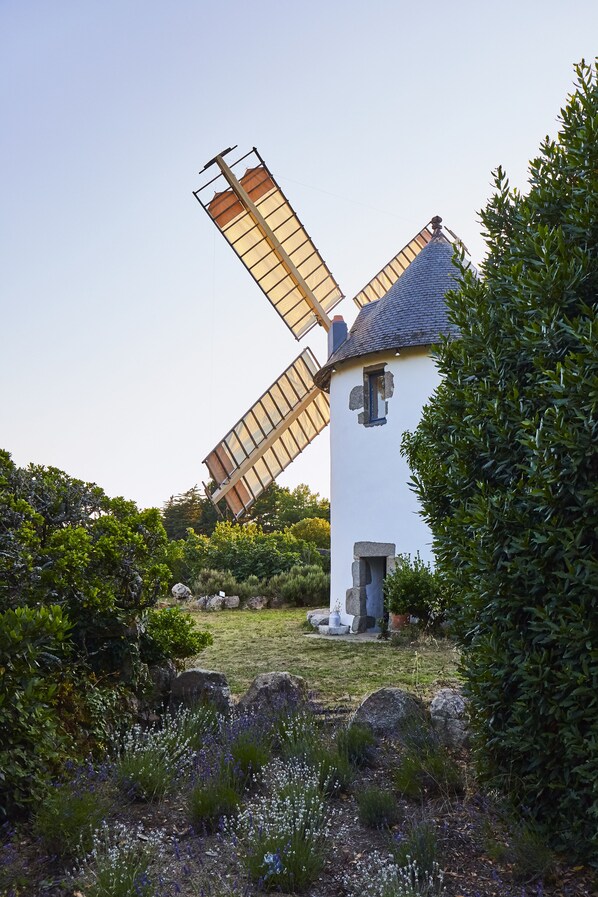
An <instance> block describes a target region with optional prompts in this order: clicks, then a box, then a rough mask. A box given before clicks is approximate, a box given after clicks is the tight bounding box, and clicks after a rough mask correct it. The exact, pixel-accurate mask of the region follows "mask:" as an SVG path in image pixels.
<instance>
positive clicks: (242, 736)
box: [227, 729, 271, 789]
mask: <svg viewBox="0 0 598 897" xmlns="http://www.w3.org/2000/svg"><path fill="white" fill-rule="evenodd" d="M228 751H229V757H230V762H231V763H232V767H233V771H234V778H235V780H236V781H237V783H238V786H239V787H240V788H241V789H244V788H247V787H248V785H249V784H250V782H251V779H252V778H253V777H254V776H255V775H257V774H258V773H259V772H260V770H261V769H262V767H264V766H265V765H266V763H268V761H269V760H270V757H271V751H270V746H269V745H268V743H267V741H266V739H265V738H264V737H263V736H262V737H260V733H258V732H256V730H255V729H254V730H252V729H246V730H245V731H241V732H239V733H238V734H237V735H236V737H235V738H234V739H233V741H232V742H231V743H230V745H229V748H228ZM227 759H228V758H227Z"/></svg>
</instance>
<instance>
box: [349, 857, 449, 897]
mask: <svg viewBox="0 0 598 897" xmlns="http://www.w3.org/2000/svg"><path fill="white" fill-rule="evenodd" d="M345 888H346V891H347V894H348V897H442V895H444V894H446V888H445V887H444V873H443V872H442V870H441V869H440V867H439V866H438V864H437V863H433V864H432V867H431V868H430V869H429V870H423V869H420V868H419V866H418V864H417V863H416V862H415V860H411V859H408V860H407V863H406V864H405V865H404V866H399V865H397V864H396V863H395V862H394V861H393V859H392V857H391V856H386V857H385V856H382V855H381V854H379V853H376V852H374V853H372V854H370V857H369V860H368V862H367V863H363V864H361V865H358V867H357V873H356V874H355V875H352V876H350V877H349V876H347V877H346V878H345Z"/></svg>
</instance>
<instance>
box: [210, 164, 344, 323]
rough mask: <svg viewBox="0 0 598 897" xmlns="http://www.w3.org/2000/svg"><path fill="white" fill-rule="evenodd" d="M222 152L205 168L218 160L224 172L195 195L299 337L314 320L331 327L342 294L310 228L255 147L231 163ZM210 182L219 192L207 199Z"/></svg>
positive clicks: (212, 187) (213, 188) (221, 171)
mask: <svg viewBox="0 0 598 897" xmlns="http://www.w3.org/2000/svg"><path fill="white" fill-rule="evenodd" d="M225 152H228V150H227V151H225ZM223 155H224V153H222V154H220V155H218V156H216V157H215V158H214V159H213V160H212V162H209V163H208V165H207V166H206V168H204V171H206V170H207V168H208V167H209V166H210V165H211V164H212V163H215V164H217V165H218V167H219V168H220V173H219V174H218V175H216V177H214V178H212V179H211V180H209V181H208V182H207V183H205V184H204V185H203V186H202V187H200V188H199V189H198V190H196V191H194V196H195V197H196V199H197V200H198V202H199V203H200V204H201V205H202V206H203V208H204V209H205V210H206V212H207V213H208V215H209V216H210V218H211V219H212V220H213V221H214V223H215V225H216V227H217V228H218V230H219V231H220V232H221V233H222V234H223V236H224V237H225V238H226V240H227V241H228V243H229V244H230V245H231V246H232V248H233V249H234V251H235V252H236V254H237V255H238V257H239V258H240V259H241V261H242V262H243V264H244V265H245V267H246V268H247V270H248V271H249V273H250V274H251V276H252V277H253V278H254V280H255V281H256V283H257V284H258V285H259V286H260V287H261V289H262V290H263V292H264V293H265V295H266V296H267V298H268V299H269V300H270V302H271V303H272V305H273V306H274V308H275V309H276V311H277V312H278V313H279V315H280V316H281V317H282V319H283V321H284V322H285V324H286V325H287V326H288V327H289V328H290V330H291V331H292V333H293V334H294V336H295V338H296V339H301V337H302V336H304V335H305V334H306V333H307V332H308V330H310V329H311V328H312V327H313V326H314V325H315V324H321V325H322V326H323V327H325V328H326V330H328V329H329V328H330V318H329V316H328V315H329V312H330V311H331V310H332V309H333V308H334V307H335V305H337V304H338V303H339V302H340V301H341V299H342V298H343V294H342V292H341V290H340V287H339V285H338V284H337V282H336V280H335V279H334V277H333V276H332V274H331V273H330V270H329V269H328V267H327V265H326V263H325V262H324V260H323V259H322V257H321V256H320V254H319V252H318V250H317V249H316V247H315V246H314V244H313V243H312V240H311V238H310V236H309V234H308V233H307V231H306V230H305V228H304V227H303V225H302V224H301V222H300V221H299V219H298V217H297V215H296V214H295V212H294V210H293V208H292V207H291V204H290V203H289V201H288V199H287V198H286V196H285V195H284V193H283V192H282V190H281V189H280V187H279V185H278V184H277V183H276V181H275V180H274V178H273V177H272V174H271V173H270V171H269V170H268V168H267V167H266V164H265V162H264V160H263V159H262V158H261V156H260V155H259V153H258V151H257V150H256V149H255V147H254V148H253V150H252V151H251V152H250V153H247V155H245V156H242V157H241V158H240V159H238V160H237V161H236V162H234V163H233V164H232V165H231V166H230V167H229V166H228V165H227V163H226V162H225V161H224V159H223V158H222V156H223ZM244 167H246V170H245V173H244V174H242V175H241V176H238V174H240V171H241V170H242V169H243V168H244ZM209 188H211V189H212V190H216V191H220V192H216V193H215V195H214V196H213V197H212V198H211V199H208V198H207V193H208V192H210V190H209ZM221 188H222V189H221Z"/></svg>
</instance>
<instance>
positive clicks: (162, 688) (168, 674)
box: [144, 660, 177, 710]
mask: <svg viewBox="0 0 598 897" xmlns="http://www.w3.org/2000/svg"><path fill="white" fill-rule="evenodd" d="M148 673H149V676H150V679H151V683H152V685H151V688H149V689H147V693H146V694H145V696H144V697H145V701H146V702H147V704H148V707H150V708H151V709H152V710H156V709H159V710H164V708H166V707H167V706H168V702H169V700H170V693H171V691H172V683H173V682H174V680H175V679H176V677H177V668H176V666H175V665H174V662H173V661H172V660H167V661H165V662H164V663H163V664H161V665H160V666H152V667H149V669H148Z"/></svg>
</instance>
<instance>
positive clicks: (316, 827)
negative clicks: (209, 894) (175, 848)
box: [235, 760, 330, 892]
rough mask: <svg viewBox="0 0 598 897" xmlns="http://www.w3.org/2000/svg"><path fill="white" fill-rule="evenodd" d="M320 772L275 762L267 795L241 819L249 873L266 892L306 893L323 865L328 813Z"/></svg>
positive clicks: (241, 842)
mask: <svg viewBox="0 0 598 897" xmlns="http://www.w3.org/2000/svg"><path fill="white" fill-rule="evenodd" d="M319 776H320V774H319V770H317V769H314V768H313V767H310V766H308V765H307V764H305V763H303V762H301V761H297V760H295V761H290V762H288V763H286V764H283V763H282V762H280V761H278V760H277V761H273V762H272V763H271V764H270V765H269V766H268V768H267V770H266V771H265V777H264V781H265V784H266V786H267V788H268V792H269V793H268V794H261V795H258V796H256V797H255V798H254V799H253V800H252V801H250V802H249V804H248V805H247V806H246V808H245V809H244V810H243V811H242V812H241V813H240V815H239V818H238V821H237V824H236V827H235V832H236V835H237V837H238V839H239V845H240V848H241V855H242V858H243V862H244V864H245V867H246V869H247V871H248V873H249V876H250V878H251V879H252V880H253V881H259V882H260V885H261V887H262V888H263V889H265V890H275V889H280V890H283V891H287V892H296V891H303V890H305V888H307V887H308V885H309V884H311V882H313V881H314V879H315V878H317V876H318V874H319V873H320V871H321V869H322V867H323V864H324V853H325V846H326V841H327V839H328V837H329V834H330V813H329V811H328V810H327V808H326V805H325V801H324V797H323V795H322V792H321V790H320V784H319Z"/></svg>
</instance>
